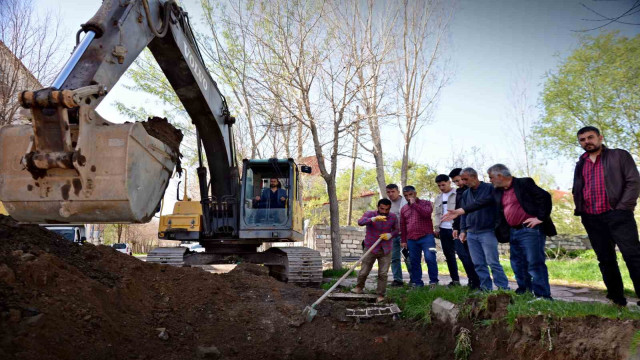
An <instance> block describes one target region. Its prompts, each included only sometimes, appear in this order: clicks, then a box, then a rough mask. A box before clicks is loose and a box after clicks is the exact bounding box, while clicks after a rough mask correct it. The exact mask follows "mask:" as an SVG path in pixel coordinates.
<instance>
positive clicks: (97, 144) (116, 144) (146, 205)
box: [0, 112, 179, 224]
mask: <svg viewBox="0 0 640 360" xmlns="http://www.w3.org/2000/svg"><path fill="white" fill-rule="evenodd" d="M81 115H82V114H81ZM85 115H86V116H84V117H83V116H81V123H80V125H67V126H69V127H70V144H73V148H72V150H73V152H72V154H73V155H72V156H71V160H69V159H67V158H65V156H67V155H65V154H62V155H59V156H56V154H57V153H54V152H50V153H45V154H44V155H42V156H40V158H38V159H36V160H32V161H31V162H28V161H26V160H25V159H26V157H25V156H26V154H29V153H32V149H33V148H34V138H35V139H36V140H37V138H38V136H34V130H33V129H34V126H31V125H10V126H5V127H2V128H1V129H0V201H2V203H3V204H4V206H5V207H6V209H7V211H8V212H9V214H10V215H11V216H12V217H13V218H14V219H16V220H18V221H20V222H25V223H38V224H42V223H141V222H147V221H149V220H150V219H151V217H152V216H153V215H154V214H155V213H156V211H157V209H158V207H159V203H160V200H161V198H162V196H163V194H164V191H165V189H166V187H167V185H168V182H169V177H170V175H171V173H172V172H173V169H174V166H175V165H176V162H177V161H178V154H176V151H175V150H174V149H172V148H170V147H169V146H167V145H166V144H165V143H164V142H162V141H160V140H158V139H156V138H154V137H152V136H150V135H149V133H147V131H146V130H145V127H144V126H143V124H142V123H125V124H114V123H110V122H108V121H106V120H104V119H102V118H100V117H99V115H98V114H97V113H95V112H90V113H87V114H85ZM83 119H84V120H83ZM67 129H69V128H67ZM46 130H47V129H46V128H45V127H42V128H37V130H36V131H46ZM178 141H179V140H178ZM58 154H60V153H58ZM47 162H48V163H49V165H51V166H50V167H47ZM34 163H38V164H39V165H38V166H39V167H40V168H37V169H34V168H33V167H34V165H33V164H34ZM58 163H60V164H58ZM43 168H45V169H44V170H43Z"/></svg>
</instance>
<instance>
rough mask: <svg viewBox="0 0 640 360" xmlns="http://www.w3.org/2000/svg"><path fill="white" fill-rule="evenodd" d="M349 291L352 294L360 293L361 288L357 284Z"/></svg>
mask: <svg viewBox="0 0 640 360" xmlns="http://www.w3.org/2000/svg"><path fill="white" fill-rule="evenodd" d="M349 291H351V292H352V293H354V294H362V288H359V287H357V286H356V287H354V288H353V289H351V290H349Z"/></svg>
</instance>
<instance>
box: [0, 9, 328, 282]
mask: <svg viewBox="0 0 640 360" xmlns="http://www.w3.org/2000/svg"><path fill="white" fill-rule="evenodd" d="M83 34H84V36H82V35H83ZM145 48H148V49H149V50H150V51H151V53H152V54H153V56H154V58H155V60H156V61H157V63H158V65H159V66H160V68H161V70H162V71H163V72H164V74H165V76H166V78H167V80H168V81H169V83H170V84H171V86H172V87H173V89H174V90H175V92H176V94H177V95H178V98H179V99H180V101H181V102H182V105H183V106H184V108H185V109H186V111H187V113H188V115H189V117H190V118H191V121H192V123H193V124H194V125H195V129H196V135H197V136H196V138H197V139H196V141H197V150H198V167H197V169H196V171H197V177H198V186H199V189H200V194H201V200H200V202H199V211H198V210H196V209H193V206H192V207H191V209H189V211H190V212H191V213H192V215H195V216H192V218H193V219H196V218H197V219H198V220H197V221H198V225H197V228H196V227H195V226H194V228H192V229H191V230H192V231H184V229H182V228H181V227H180V226H175V227H172V226H167V227H165V228H164V229H161V231H159V235H160V237H161V238H162V237H164V238H167V239H175V240H189V241H198V242H199V243H200V244H201V245H202V246H203V247H204V248H205V252H200V253H191V252H189V251H188V249H186V248H184V247H175V248H157V249H155V250H153V251H151V252H150V253H149V254H148V257H147V261H149V262H156V263H165V264H172V265H178V266H194V265H206V264H213V263H218V262H226V261H229V259H230V258H232V259H236V261H244V262H251V263H258V264H264V265H265V266H267V267H268V268H269V271H270V273H271V275H273V276H275V277H276V278H278V279H280V280H282V281H287V282H292V283H300V284H318V283H320V282H321V280H322V278H321V277H322V274H321V273H322V263H321V258H320V254H319V252H317V251H315V250H312V249H308V248H304V247H295V246H283V247H271V248H269V249H268V250H266V251H259V250H258V249H259V248H260V247H261V246H262V245H263V244H265V243H267V244H269V243H274V242H278V243H289V244H291V243H293V242H296V241H302V236H303V235H302V232H303V217H302V216H303V212H302V194H301V188H300V173H301V172H310V171H311V169H310V168H309V167H306V166H300V167H298V165H297V164H296V163H295V162H294V160H293V159H265V160H253V159H252V160H246V159H245V160H243V163H242V167H239V166H238V164H237V160H236V152H235V144H234V142H233V125H234V123H235V118H234V117H232V116H231V115H230V113H229V109H228V106H227V102H226V100H225V97H224V96H223V95H222V94H221V92H220V90H219V89H218V86H217V84H216V82H215V81H214V80H213V79H212V78H211V75H210V74H209V72H208V71H207V68H206V66H205V63H204V61H203V58H202V55H201V53H200V50H199V48H198V44H197V42H196V39H195V36H194V33H193V31H192V28H191V24H190V22H189V17H188V14H187V13H186V12H185V11H184V10H183V9H182V8H181V7H180V6H179V5H178V3H176V1H175V0H130V1H121V0H104V1H103V2H102V5H101V7H100V8H99V10H98V11H97V12H96V14H95V15H94V16H93V17H92V18H91V19H89V21H87V22H86V23H84V24H82V25H81V28H80V30H79V31H78V33H77V35H76V47H75V48H74V50H73V52H72V54H71V56H70V58H69V60H68V61H67V63H66V64H65V65H64V67H63V68H62V70H61V72H60V73H59V75H58V76H57V77H56V79H55V80H54V82H53V84H52V85H51V86H50V87H47V88H44V89H39V90H27V91H22V92H20V93H19V95H18V101H19V103H20V105H21V106H22V107H24V108H26V109H29V110H30V111H31V115H32V121H31V124H30V125H9V126H5V127H2V128H1V129H0V201H2V203H3V204H4V206H5V207H6V210H7V211H8V213H9V214H10V215H11V217H13V218H14V219H15V220H17V221H19V222H21V223H34V224H68V223H144V222H148V221H149V220H150V219H151V218H152V217H153V216H154V215H155V214H156V213H157V211H158V209H159V208H160V202H161V199H162V198H163V195H164V192H165V190H166V188H167V186H168V184H169V179H170V177H171V175H172V173H173V171H174V168H176V165H178V167H177V170H178V171H179V170H180V169H179V157H180V153H179V143H180V141H181V140H182V136H181V134H176V133H175V129H173V128H172V127H171V126H169V128H170V129H169V130H167V124H166V121H165V123H163V122H162V121H161V120H160V121H151V120H154V119H155V120H158V118H154V119H150V120H149V121H148V122H135V123H124V124H117V123H113V122H110V121H107V120H106V119H104V118H103V117H101V116H100V115H99V114H98V112H96V107H97V106H98V105H99V104H100V103H101V102H102V100H104V98H105V97H106V95H107V94H108V93H109V90H110V89H112V88H113V86H114V85H115V84H116V82H117V81H118V79H119V78H120V77H121V76H122V75H123V74H124V73H125V71H126V70H127V68H129V66H130V65H131V64H132V63H133V61H134V60H135V59H136V58H137V56H138V55H139V54H140V53H141V52H142V51H143V50H144V49H145ZM171 129H173V130H174V131H173V132H172V131H171ZM240 169H242V176H240V174H239V172H240ZM272 182H273V183H276V182H277V187H275V188H273V189H271V183H272ZM270 189H271V190H273V191H270ZM272 193H277V194H278V195H277V197H276V198H275V201H271V200H274V199H273V198H272V195H270V194H272ZM261 196H262V197H261ZM265 198H266V199H265ZM200 219H201V220H200ZM167 225H171V224H167ZM176 225H177V224H176ZM187 230H189V229H187Z"/></svg>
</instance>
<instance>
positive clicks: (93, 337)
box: [0, 216, 640, 360]
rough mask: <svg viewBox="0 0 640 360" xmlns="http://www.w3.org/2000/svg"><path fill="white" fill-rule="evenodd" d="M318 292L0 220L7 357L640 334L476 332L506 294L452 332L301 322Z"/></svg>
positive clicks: (564, 340)
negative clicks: (160, 260) (146, 257)
mask: <svg viewBox="0 0 640 360" xmlns="http://www.w3.org/2000/svg"><path fill="white" fill-rule="evenodd" d="M321 294H322V291H321V290H318V289H309V288H301V287H297V286H294V285H289V284H285V283H281V282H278V281H276V280H275V279H272V278H270V277H268V276H267V273H266V271H265V269H264V268H263V267H260V266H256V265H240V266H238V267H237V268H236V269H235V270H234V271H232V272H230V273H228V274H219V275H218V274H210V273H207V272H205V271H203V270H200V269H196V268H175V267H171V266H166V265H158V264H147V263H144V262H142V261H140V260H137V259H135V258H134V257H131V256H127V255H125V254H122V253H119V252H116V251H115V250H113V249H111V248H109V247H105V246H97V247H96V246H93V245H82V246H79V245H76V244H73V243H70V242H68V241H66V240H64V239H63V238H61V237H58V236H57V235H56V234H53V233H51V232H48V231H47V230H45V229H42V228H39V227H37V226H18V225H17V224H15V223H14V222H13V221H12V220H10V219H9V218H7V217H3V216H0V359H196V358H203V357H206V358H214V359H216V358H217V359H258V358H259V359H354V358H355V359H409V360H410V359H421V360H424V359H453V358H454V353H453V349H454V348H455V336H456V334H457V333H458V332H459V331H460V328H461V326H464V327H466V328H468V329H469V330H471V339H472V342H471V343H472V348H473V352H472V354H471V357H470V358H471V359H487V358H497V359H623V358H626V357H627V355H628V350H629V344H630V342H631V337H632V336H633V334H634V332H635V330H636V329H637V328H639V327H640V324H639V323H637V322H630V321H628V322H623V321H613V320H604V319H599V318H592V319H576V320H563V321H550V320H548V319H545V318H542V317H534V318H526V319H520V320H519V321H518V323H517V324H516V326H515V327H514V329H509V328H508V327H507V326H506V324H504V323H503V322H496V323H493V324H492V325H490V326H477V325H474V324H477V320H478V319H482V318H486V319H491V318H498V317H499V316H500V315H502V314H503V313H504V311H506V303H505V301H504V299H500V298H495V299H493V300H491V303H490V304H489V306H488V310H484V311H478V312H476V313H475V316H476V318H475V319H474V320H473V321H472V320H465V321H463V322H462V323H461V324H460V325H458V326H456V327H452V326H449V325H442V324H434V325H431V326H423V325H419V324H417V323H415V322H412V321H409V320H398V321H393V320H391V319H379V320H369V321H366V322H361V323H359V324H357V323H355V322H353V321H352V320H350V319H347V318H346V317H345V316H344V313H345V312H344V309H345V307H346V306H347V304H345V303H343V302H332V301H327V302H325V303H323V304H321V305H320V306H319V308H318V310H319V313H318V315H317V316H316V317H315V319H314V320H313V322H311V323H304V322H302V321H301V320H302V318H301V311H302V310H303V309H304V307H305V306H306V305H308V304H310V303H312V302H313V301H314V300H315V299H316V298H317V297H318V296H319V295H321ZM507 301H508V299H507ZM350 305H354V304H350ZM549 339H551V342H550V341H549Z"/></svg>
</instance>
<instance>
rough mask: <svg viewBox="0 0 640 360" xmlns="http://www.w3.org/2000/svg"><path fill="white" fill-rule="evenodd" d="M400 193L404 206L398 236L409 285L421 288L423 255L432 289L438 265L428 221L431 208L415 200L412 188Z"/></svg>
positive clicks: (404, 189) (428, 202)
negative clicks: (404, 251) (406, 261)
mask: <svg viewBox="0 0 640 360" xmlns="http://www.w3.org/2000/svg"><path fill="white" fill-rule="evenodd" d="M402 194H403V195H404V198H405V199H406V200H407V205H405V206H404V207H402V209H401V210H400V234H401V237H402V247H403V248H407V247H408V248H409V259H410V263H411V270H410V271H409V275H410V278H411V284H412V285H413V286H416V287H422V286H424V282H423V281H422V265H421V263H422V259H421V258H422V254H423V253H424V258H425V261H426V262H427V270H428V273H429V287H430V288H435V286H436V285H437V284H438V263H437V262H436V240H435V237H434V234H433V222H432V221H431V213H432V212H433V205H432V204H431V202H430V201H427V200H422V199H419V198H418V196H417V193H416V189H415V188H414V187H413V186H410V185H409V186H405V187H404V188H403V189H402Z"/></svg>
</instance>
